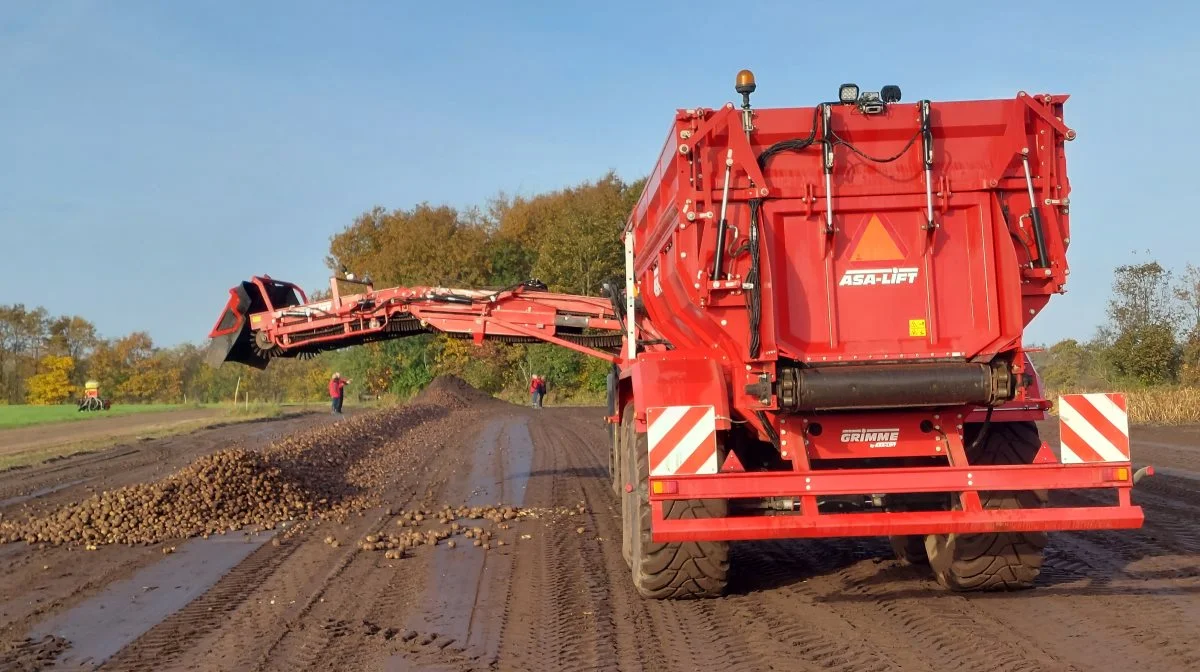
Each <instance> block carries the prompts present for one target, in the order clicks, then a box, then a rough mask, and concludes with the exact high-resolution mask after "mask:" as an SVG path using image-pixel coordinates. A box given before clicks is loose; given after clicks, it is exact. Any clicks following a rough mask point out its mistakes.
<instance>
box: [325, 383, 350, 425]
mask: <svg viewBox="0 0 1200 672" xmlns="http://www.w3.org/2000/svg"><path fill="white" fill-rule="evenodd" d="M349 384H350V379H349V378H346V379H342V374H340V373H335V374H333V377H332V378H330V379H329V400H330V402H331V403H332V404H333V414H334V415H341V414H342V400H343V399H344V398H345V396H346V386H347V385H349Z"/></svg>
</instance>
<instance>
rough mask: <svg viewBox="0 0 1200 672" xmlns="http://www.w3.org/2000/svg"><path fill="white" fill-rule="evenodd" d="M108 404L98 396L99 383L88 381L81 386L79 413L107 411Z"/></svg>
mask: <svg viewBox="0 0 1200 672" xmlns="http://www.w3.org/2000/svg"><path fill="white" fill-rule="evenodd" d="M109 406H110V404H109V402H108V400H107V399H104V398H103V397H101V396H100V383H98V382H96V381H94V380H89V381H87V382H86V383H84V384H83V398H81V399H80V400H79V410H80V411H107V410H108V409H109Z"/></svg>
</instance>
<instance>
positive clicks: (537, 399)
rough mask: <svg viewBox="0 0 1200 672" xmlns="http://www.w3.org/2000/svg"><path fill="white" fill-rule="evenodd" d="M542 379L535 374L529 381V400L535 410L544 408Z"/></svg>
mask: <svg viewBox="0 0 1200 672" xmlns="http://www.w3.org/2000/svg"><path fill="white" fill-rule="evenodd" d="M541 383H542V379H541V378H540V377H539V376H538V375H537V374H536V373H535V374H533V376H532V377H531V378H530V379H529V398H530V401H531V402H532V404H533V407H534V408H541V406H542V384H541Z"/></svg>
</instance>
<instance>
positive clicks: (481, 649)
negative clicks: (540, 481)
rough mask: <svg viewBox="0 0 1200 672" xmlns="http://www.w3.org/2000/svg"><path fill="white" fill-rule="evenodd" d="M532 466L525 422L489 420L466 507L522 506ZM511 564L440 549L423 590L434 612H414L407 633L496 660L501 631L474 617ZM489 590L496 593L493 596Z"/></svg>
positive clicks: (497, 556)
mask: <svg viewBox="0 0 1200 672" xmlns="http://www.w3.org/2000/svg"><path fill="white" fill-rule="evenodd" d="M501 439H503V440H501ZM497 450H499V451H500V455H499V456H497V455H496V451H497ZM532 464H533V439H532V437H531V436H530V435H529V426H528V420H527V419H526V418H523V417H513V418H504V419H496V420H493V421H491V422H489V423H488V424H487V425H486V426H485V427H484V429H483V431H482V432H481V433H480V435H479V442H478V443H477V444H476V448H475V457H474V460H473V463H472V465H471V474H470V476H469V477H468V478H467V481H466V483H465V484H464V488H465V489H466V492H465V493H461V494H462V495H465V496H466V501H465V504H466V505H467V506H490V505H493V504H496V503H497V502H500V503H502V504H505V505H512V506H521V505H523V504H524V502H525V489H526V486H527V485H528V482H529V472H530V467H531V466H532ZM497 466H499V467H500V469H499V470H497ZM498 471H499V472H500V473H498ZM511 566H512V559H511V557H510V556H509V555H508V553H499V552H497V551H495V550H493V551H484V550H482V549H477V548H473V547H472V548H450V547H448V546H441V545H439V546H438V547H437V548H436V551H435V557H434V559H433V561H432V570H431V571H432V575H431V576H430V578H429V588H428V589H427V591H428V592H427V594H428V595H429V596H430V597H431V598H433V602H432V603H431V604H430V606H431V607H434V608H432V609H429V610H427V611H424V612H418V613H416V614H414V615H413V617H412V618H410V619H409V623H408V625H407V629H409V630H414V631H416V632H423V633H438V641H439V642H442V641H445V640H446V639H453V640H454V644H452V645H451V648H454V649H471V650H472V651H473V652H474V653H478V654H480V655H482V656H484V657H485V658H489V657H494V656H495V654H496V651H497V649H498V647H499V641H498V639H497V638H498V635H499V633H498V632H490V631H488V630H487V628H486V627H485V626H486V623H485V621H486V618H482V617H481V618H478V619H477V618H476V614H477V613H482V612H485V611H486V610H487V606H486V605H487V604H488V603H489V601H491V600H492V599H503V591H504V590H505V586H504V585H502V583H501V582H497V581H492V580H489V579H490V577H500V576H507V575H510V574H511ZM493 586H496V588H495V590H497V591H498V593H500V594H499V595H498V596H496V597H494V598H493V597H492V590H493V588H492V587H493ZM407 664H408V661H404V660H403V659H401V658H399V657H397V659H395V660H392V661H390V662H389V665H391V667H389V668H388V669H397V670H403V669H408V668H407V667H405V666H406V665H407Z"/></svg>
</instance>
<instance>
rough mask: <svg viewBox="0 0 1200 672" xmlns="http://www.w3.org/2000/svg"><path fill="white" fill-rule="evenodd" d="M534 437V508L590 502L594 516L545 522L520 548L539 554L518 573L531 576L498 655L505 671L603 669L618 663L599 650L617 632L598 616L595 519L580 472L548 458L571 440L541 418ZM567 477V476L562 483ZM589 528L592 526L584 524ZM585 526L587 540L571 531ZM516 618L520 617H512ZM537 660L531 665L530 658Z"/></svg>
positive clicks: (511, 604) (508, 607)
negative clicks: (589, 546)
mask: <svg viewBox="0 0 1200 672" xmlns="http://www.w3.org/2000/svg"><path fill="white" fill-rule="evenodd" d="M532 415H533V417H532V420H531V422H530V428H529V435H530V439H531V441H532V443H533V447H534V454H533V459H532V461H531V467H532V468H531V469H530V477H529V481H528V485H527V489H526V492H525V501H526V504H527V505H529V506H538V507H545V508H551V507H555V506H567V505H573V504H577V503H579V502H584V504H585V506H586V507H587V509H588V513H587V514H585V515H584V516H581V517H575V518H571V519H569V520H566V521H557V520H549V519H547V520H543V521H542V522H543V524H542V525H538V526H537V527H535V528H531V530H530V533H531V534H533V535H535V537H534V538H533V539H531V540H526V541H519V542H517V543H518V546H521V547H522V549H523V550H524V549H525V548H530V547H535V548H536V550H535V551H534V552H532V553H521V554H520V555H519V557H518V558H517V560H516V563H515V565H514V567H513V571H514V572H515V576H514V577H513V579H514V580H515V579H516V577H522V576H527V577H528V580H527V582H524V585H522V586H521V589H520V590H519V591H518V592H515V593H512V594H510V595H509V598H510V599H509V600H507V601H506V603H505V607H504V609H505V613H506V614H507V615H508V617H509V618H510V619H511V620H512V622H511V623H509V625H508V627H507V628H506V629H505V637H504V639H503V641H502V642H501V646H500V649H499V656H500V659H501V660H502V661H503V664H504V665H516V666H526V665H532V664H538V668H539V669H548V670H557V669H605V667H606V666H609V665H611V663H612V661H613V660H614V658H613V657H612V656H611V655H608V656H606V655H605V654H604V653H603V652H602V651H598V646H600V641H602V640H603V639H604V637H605V634H598V631H603V632H604V633H609V632H611V627H612V625H611V624H612V621H611V618H605V617H603V616H600V617H599V618H597V613H598V612H600V611H601V608H600V604H601V601H600V600H597V599H596V593H597V591H600V592H603V590H604V589H603V586H602V585H600V583H601V581H603V579H604V576H605V575H604V574H599V575H597V574H596V572H597V570H598V569H599V568H597V567H596V566H595V558H594V554H593V557H591V558H588V557H587V556H588V555H589V554H588V553H586V552H584V551H583V545H584V543H585V542H584V539H583V538H584V537H585V535H587V536H592V537H594V536H595V529H596V527H595V513H594V512H593V511H592V508H591V507H592V503H591V502H589V501H588V499H587V496H586V494H585V492H584V487H583V485H582V484H583V481H584V480H585V479H586V478H587V476H585V475H584V474H582V473H574V469H575V467H574V466H573V464H572V463H571V462H570V461H568V460H566V459H565V458H566V457H567V456H566V454H564V453H563V452H562V450H561V449H558V450H552V451H547V450H546V448H547V447H549V446H556V447H557V446H559V445H561V443H560V442H563V441H566V442H567V443H572V442H573V439H572V438H571V437H570V436H569V435H567V436H564V435H565V434H566V433H565V432H564V431H562V430H561V428H554V429H553V430H551V429H550V428H548V427H547V426H546V423H545V422H543V421H542V418H541V417H538V415H537V414H536V413H535V414H532ZM564 476H565V477H564ZM585 521H586V522H585ZM579 523H584V524H583V528H584V529H585V534H584V535H581V534H579V533H577V532H576V531H575V530H574V529H571V528H573V527H574V526H575V525H577V524H579ZM514 616H515V618H513V617H514ZM531 655H533V656H536V658H534V659H530V656H531Z"/></svg>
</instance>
